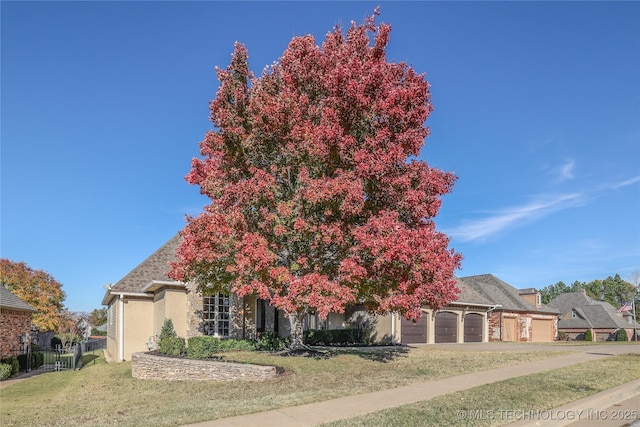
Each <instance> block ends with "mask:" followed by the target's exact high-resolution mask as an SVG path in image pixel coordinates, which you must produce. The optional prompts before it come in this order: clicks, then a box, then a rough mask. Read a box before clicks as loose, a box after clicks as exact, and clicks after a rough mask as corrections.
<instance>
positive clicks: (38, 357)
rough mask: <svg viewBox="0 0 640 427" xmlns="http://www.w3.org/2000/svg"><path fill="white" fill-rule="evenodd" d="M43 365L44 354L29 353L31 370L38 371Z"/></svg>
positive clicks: (38, 352) (37, 352) (39, 352)
mask: <svg viewBox="0 0 640 427" xmlns="http://www.w3.org/2000/svg"><path fill="white" fill-rule="evenodd" d="M43 364H44V353H43V352H41V351H34V352H33V353H31V369H38V368H39V367H40V366H42V365H43Z"/></svg>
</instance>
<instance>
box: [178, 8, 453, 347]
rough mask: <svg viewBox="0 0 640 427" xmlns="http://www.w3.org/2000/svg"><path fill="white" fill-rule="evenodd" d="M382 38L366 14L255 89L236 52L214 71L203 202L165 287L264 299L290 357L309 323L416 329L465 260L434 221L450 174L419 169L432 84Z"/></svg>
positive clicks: (311, 44) (311, 45) (441, 301)
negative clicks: (285, 334)
mask: <svg viewBox="0 0 640 427" xmlns="http://www.w3.org/2000/svg"><path fill="white" fill-rule="evenodd" d="M376 15H377V11H376ZM389 32H390V26H389V25H387V24H380V25H376V23H375V17H374V16H372V17H369V18H367V19H365V21H364V22H363V23H362V24H361V25H356V24H355V23H352V24H351V26H350V28H349V29H348V30H347V32H346V34H344V33H343V32H342V30H341V29H340V28H339V27H336V28H335V29H334V30H333V31H332V32H329V33H328V34H327V36H326V39H325V41H324V43H322V46H317V45H316V43H315V40H314V38H313V37H312V36H310V35H307V36H302V37H294V38H293V39H292V40H291V42H290V44H289V46H288V47H287V49H286V50H285V51H284V53H283V55H282V57H281V58H280V60H279V62H277V63H274V64H273V65H272V66H270V67H268V68H266V69H265V71H264V72H263V74H262V76H260V77H254V75H253V74H252V73H251V71H250V70H249V66H248V62H247V57H248V54H247V50H246V49H245V47H244V46H243V45H242V44H240V43H236V45H235V50H234V52H233V55H232V60H231V64H230V65H229V66H228V67H227V68H226V69H225V70H221V69H217V74H218V79H219V80H220V87H219V90H218V93H217V95H216V98H215V100H213V101H212V102H211V121H212V122H213V124H214V126H215V130H213V131H211V132H209V133H207V135H206V137H205V139H204V140H203V141H202V142H201V143H200V153H201V155H202V158H196V159H194V160H193V161H192V168H191V172H190V173H189V174H188V175H187V181H188V182H189V183H191V184H194V185H198V186H200V189H201V192H202V193H203V194H205V195H207V196H208V197H209V198H210V199H211V204H209V205H208V206H206V207H205V208H204V211H203V213H201V214H200V215H199V216H198V217H191V218H188V219H187V224H186V226H185V228H184V229H183V230H182V232H181V233H182V236H183V238H184V240H183V243H182V245H181V246H180V248H179V249H178V253H177V258H178V261H177V262H176V263H175V264H174V265H173V268H172V271H171V276H172V277H173V278H175V279H177V280H183V281H189V280H191V281H195V282H196V283H198V284H199V285H200V286H202V287H203V288H209V289H210V290H212V291H226V292H234V293H236V294H238V295H239V296H244V295H248V294H255V295H257V296H259V297H260V298H263V299H265V300H268V301H269V302H270V303H271V304H272V305H273V306H275V307H276V308H278V309H280V310H283V311H284V312H285V313H286V314H287V315H288V317H289V320H290V322H291V326H292V328H291V330H292V348H297V347H300V346H302V320H303V318H304V316H305V314H307V313H308V312H310V311H315V312H317V313H318V314H319V315H320V316H321V317H323V318H324V317H326V316H327V314H328V313H329V312H344V310H345V308H346V307H347V306H349V305H352V304H365V305H366V306H367V308H368V309H369V310H371V311H372V312H376V313H389V312H399V313H401V314H402V315H404V316H405V317H406V318H408V319H417V318H419V317H420V315H421V312H420V307H421V306H423V305H425V304H428V305H429V306H431V307H432V308H434V309H438V308H440V307H443V306H445V305H446V304H448V303H449V302H450V301H451V300H453V299H454V298H455V297H456V294H457V292H458V290H457V288H456V285H455V283H456V282H455V278H454V270H455V269H457V268H458V267H459V264H460V260H461V256H460V255H459V254H457V253H455V252H454V251H453V250H452V249H449V248H448V245H449V238H448V237H447V236H446V235H444V234H443V233H441V232H438V231H436V228H435V224H434V222H433V217H434V216H435V215H436V214H437V212H438V209H439V208H440V203H441V201H440V197H441V196H442V195H444V194H447V193H449V192H450V191H451V190H452V187H453V184H454V182H455V176H454V175H453V174H451V173H445V172H443V171H441V170H438V169H435V168H431V167H429V165H428V164H427V163H426V162H424V161H421V160H417V159H416V157H417V156H418V155H419V153H420V149H421V147H422V146H423V143H424V138H425V137H426V136H427V135H428V133H429V131H428V129H427V128H425V127H424V122H425V120H426V119H427V117H428V116H429V113H430V112H431V110H432V107H431V102H430V94H429V84H428V83H427V81H426V80H425V77H424V75H422V74H417V73H416V72H415V71H414V70H413V69H412V67H410V66H408V65H407V64H405V63H402V62H400V63H393V62H388V61H387V59H386V56H385V49H386V46H387V43H388V40H389ZM372 35H373V37H371V36H372Z"/></svg>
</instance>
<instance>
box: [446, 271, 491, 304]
mask: <svg viewBox="0 0 640 427" xmlns="http://www.w3.org/2000/svg"><path fill="white" fill-rule="evenodd" d="M457 281H458V283H457V286H458V289H460V293H459V294H458V298H456V300H455V301H453V302H454V303H456V302H458V303H459V304H462V303H467V304H479V305H494V303H493V302H492V301H489V300H488V299H487V298H485V297H484V296H482V295H480V294H479V293H478V292H476V291H475V290H474V289H473V288H472V287H470V286H469V285H467V284H466V283H465V282H464V281H462V280H460V279H458V278H457Z"/></svg>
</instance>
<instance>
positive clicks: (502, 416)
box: [326, 354, 640, 427]
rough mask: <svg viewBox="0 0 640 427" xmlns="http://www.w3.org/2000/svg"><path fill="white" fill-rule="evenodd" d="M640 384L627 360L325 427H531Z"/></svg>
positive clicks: (636, 360)
mask: <svg viewBox="0 0 640 427" xmlns="http://www.w3.org/2000/svg"><path fill="white" fill-rule="evenodd" d="M636 379H640V355H639V354H627V355H621V356H615V357H610V358H606V359H600V360H597V361H592V362H586V363H581V364H578V365H573V366H569V367H566V368H562V369H555V370H552V371H548V372H544V373H539V374H533V375H527V376H524V377H518V378H512V379H509V380H505V381H500V382H497V383H493V384H487V385H483V386H480V387H475V388H472V389H469V390H464V391H460V392H457V393H452V394H448V395H445V396H440V397H437V398H435V399H431V400H428V401H425V402H419V403H415V404H411V405H405V406H401V407H398V408H393V409H389V410H384V411H380V412H376V413H373V414H369V415H367V416H363V417H358V418H352V419H349V420H343V421H339V422H334V423H329V424H326V426H327V427H342V426H344V427H346V426H349V427H352V426H355V427H358V426H362V427H365V426H366V427H370V426H389V427H390V426H416V427H417V426H458V425H474V426H499V425H504V424H508V423H510V422H514V421H520V420H522V419H523V417H525V416H526V417H529V418H527V419H530V420H531V421H532V424H533V423H535V417H536V416H539V417H542V418H544V417H545V416H548V415H549V414H550V412H546V413H545V412H542V413H541V412H540V411H549V410H551V409H553V408H557V407H558V406H562V405H563V404H565V403H568V402H572V401H574V400H578V399H581V398H583V397H587V396H590V395H592V394H595V393H598V392H600V391H604V390H608V389H610V388H613V387H615V386H618V385H620V384H624V383H627V382H629V381H633V380H636ZM599 409H604V408H599ZM536 414H541V415H536Z"/></svg>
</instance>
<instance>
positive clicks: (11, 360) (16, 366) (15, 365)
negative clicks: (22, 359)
mask: <svg viewBox="0 0 640 427" xmlns="http://www.w3.org/2000/svg"><path fill="white" fill-rule="evenodd" d="M0 363H2V364H4V365H9V366H11V375H15V374H17V373H18V372H20V363H19V362H18V359H17V358H15V357H13V356H12V357H7V358H6V359H2V360H0Z"/></svg>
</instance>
